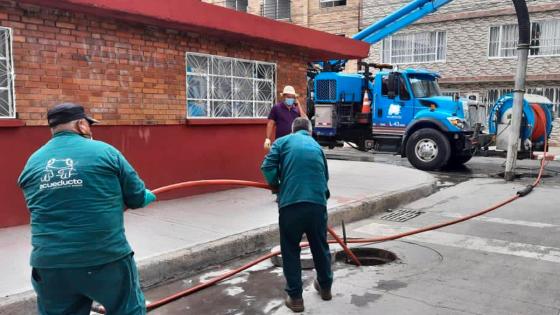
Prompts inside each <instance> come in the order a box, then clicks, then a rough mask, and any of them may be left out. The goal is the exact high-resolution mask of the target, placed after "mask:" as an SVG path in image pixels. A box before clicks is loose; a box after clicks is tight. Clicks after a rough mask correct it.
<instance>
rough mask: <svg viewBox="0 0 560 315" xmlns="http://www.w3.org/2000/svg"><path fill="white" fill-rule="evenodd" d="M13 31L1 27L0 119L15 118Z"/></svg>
mask: <svg viewBox="0 0 560 315" xmlns="http://www.w3.org/2000/svg"><path fill="white" fill-rule="evenodd" d="M12 59H13V58H12V30H11V29H9V28H5V27H0V118H15V117H16V106H15V97H14V68H13V60H12Z"/></svg>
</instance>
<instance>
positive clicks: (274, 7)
mask: <svg viewBox="0 0 560 315" xmlns="http://www.w3.org/2000/svg"><path fill="white" fill-rule="evenodd" d="M261 16H264V17H267V18H271V19H275V20H289V19H290V18H291V1H290V0H263V2H262V4H261Z"/></svg>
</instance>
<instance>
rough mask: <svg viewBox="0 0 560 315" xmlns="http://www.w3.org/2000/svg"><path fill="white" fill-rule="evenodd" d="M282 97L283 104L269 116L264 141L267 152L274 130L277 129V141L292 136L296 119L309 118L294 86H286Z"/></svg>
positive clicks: (276, 107) (278, 105) (276, 106)
mask: <svg viewBox="0 0 560 315" xmlns="http://www.w3.org/2000/svg"><path fill="white" fill-rule="evenodd" d="M280 95H281V96H282V102H280V103H278V104H276V105H274V106H273V107H272V109H271V110H270V113H269V114H268V124H267V125H266V139H265V140H264V148H265V150H270V146H271V145H272V140H271V139H272V132H273V131H274V129H276V132H275V139H279V138H281V137H284V136H286V135H289V134H290V132H291V130H292V123H293V122H294V119H296V118H298V117H304V118H307V115H306V114H305V112H304V111H303V108H302V107H301V103H300V102H299V101H298V95H297V93H296V90H295V89H294V87H293V86H290V85H286V86H285V87H284V90H283V91H282V93H281V94H280Z"/></svg>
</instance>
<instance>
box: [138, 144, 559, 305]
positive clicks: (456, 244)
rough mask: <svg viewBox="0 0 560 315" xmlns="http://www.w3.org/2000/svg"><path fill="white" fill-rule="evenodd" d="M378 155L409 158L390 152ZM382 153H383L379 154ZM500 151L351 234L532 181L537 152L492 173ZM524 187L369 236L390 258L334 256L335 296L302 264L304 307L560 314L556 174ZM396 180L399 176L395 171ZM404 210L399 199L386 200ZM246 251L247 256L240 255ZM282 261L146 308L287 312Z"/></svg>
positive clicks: (153, 294)
mask: <svg viewBox="0 0 560 315" xmlns="http://www.w3.org/2000/svg"><path fill="white" fill-rule="evenodd" d="M375 158H376V161H378V162H385V163H390V164H397V165H403V166H406V164H407V162H406V161H405V160H404V159H400V157H395V156H392V155H384V156H382V157H379V156H376V157H375ZM383 159H385V161H383ZM502 162H503V160H500V159H488V158H475V159H473V160H472V161H471V162H469V163H468V164H467V166H466V167H465V168H461V169H458V170H445V171H442V172H436V173H435V174H436V175H437V176H438V177H439V178H440V188H441V189H440V190H439V191H438V192H437V193H435V194H433V195H432V196H430V197H428V198H425V199H423V200H419V201H417V202H414V203H412V204H409V205H406V206H405V207H403V209H404V210H412V211H418V212H420V214H419V215H418V216H417V217H415V218H412V219H410V220H408V221H405V222H394V221H387V220H384V219H382V218H381V216H377V217H374V218H370V219H367V220H363V221H359V222H355V223H353V224H351V225H349V226H348V227H347V230H348V234H349V236H351V237H368V236H380V235H390V234H395V233H398V232H402V231H408V230H410V229H414V228H415V227H422V226H426V225H430V224H433V223H439V222H443V221H447V220H451V219H454V218H457V217H461V216H463V215H466V214H470V213H473V212H474V211H476V210H478V209H481V208H485V207H487V206H489V205H491V204H493V203H496V202H498V201H500V200H503V199H505V198H507V197H508V196H510V195H512V194H515V192H516V191H517V190H518V189H520V188H522V187H523V186H524V185H526V184H528V183H530V182H531V181H532V178H531V177H532V176H534V175H535V174H536V169H537V167H536V163H535V161H527V162H523V163H521V164H520V169H519V170H520V172H521V173H522V175H523V178H521V179H520V180H518V181H516V182H514V183H505V182H504V181H503V180H502V179H500V178H497V177H495V175H496V174H497V173H499V172H500V171H501V170H502V169H501V164H502ZM547 169H548V171H547V173H546V175H547V177H546V178H545V179H544V182H543V185H542V186H540V187H539V188H538V189H536V190H535V191H534V192H533V193H531V194H530V195H528V196H526V197H524V198H522V199H520V200H518V201H516V202H514V203H512V204H510V205H507V206H505V207H503V208H500V209H498V210H496V211H494V212H491V213H489V214H486V215H484V216H482V217H478V218H476V219H473V220H470V221H467V222H464V223H461V224H458V225H454V226H450V227H446V228H443V229H441V230H438V231H433V232H427V233H423V234H418V235H416V236H412V237H408V238H405V239H401V240H398V241H391V242H386V243H381V244H374V245H370V246H373V247H374V248H380V249H385V250H388V251H391V252H392V253H394V254H396V256H397V257H398V259H397V260H396V261H394V262H391V263H388V264H384V265H379V266H370V267H360V268H357V267H354V266H350V265H347V264H345V263H344V262H337V263H336V264H335V266H334V268H335V284H334V286H333V294H334V299H333V300H332V301H330V302H323V301H321V300H320V299H319V297H318V296H317V294H316V293H315V292H314V291H313V288H312V286H311V284H312V281H313V277H314V274H313V271H306V272H304V278H305V292H304V299H305V304H306V312H305V313H306V314H345V315H347V314H374V313H375V314H550V315H558V314H560V285H558V283H560V238H559V237H558V236H559V235H560V206H559V205H560V193H559V192H560V176H558V172H559V169H560V167H559V165H558V164H554V163H553V164H550V165H549V166H548V168H547ZM395 180H402V179H395ZM388 210H392V211H395V210H402V209H388ZM247 259H248V258H247ZM242 262H243V261H242V260H239V261H233V262H231V263H230V264H228V265H226V266H216V267H215V268H214V269H209V270H208V272H210V273H205V274H201V275H199V276H196V277H193V278H190V279H184V280H180V281H177V282H174V283H171V284H168V285H165V286H161V287H158V288H155V289H152V290H149V291H148V292H147V298H148V299H149V300H154V299H157V298H160V297H162V296H165V295H168V294H170V293H173V292H175V291H177V290H179V289H183V288H187V287H191V286H192V285H194V284H195V283H197V282H199V281H204V280H205V279H207V278H209V277H210V276H212V275H213V274H212V273H211V272H212V271H215V272H216V273H219V272H220V270H224V269H229V268H234V267H235V266H238V265H240V264H241V263H242ZM283 281H284V280H283V277H282V272H281V269H279V268H275V267H273V266H272V265H271V264H270V263H267V264H263V265H259V266H257V267H254V268H253V269H252V270H251V271H249V272H244V273H242V274H240V275H239V276H237V277H235V278H232V279H231V280H229V281H227V282H224V283H222V284H219V285H217V286H214V287H211V288H208V289H206V290H204V291H202V292H199V293H196V294H194V295H192V296H190V297H187V298H184V299H181V300H179V301H176V302H174V303H171V304H169V305H167V306H165V307H162V308H161V309H158V310H156V311H154V312H153V313H152V314H290V313H291V312H290V311H289V310H288V309H286V308H285V307H284V306H283V298H284V293H283V291H282V287H283V284H284V282H283Z"/></svg>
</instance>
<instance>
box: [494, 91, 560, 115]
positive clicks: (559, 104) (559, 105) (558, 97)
mask: <svg viewBox="0 0 560 315" xmlns="http://www.w3.org/2000/svg"><path fill="white" fill-rule="evenodd" d="M510 93H513V88H489V89H487V90H486V91H485V95H486V97H485V99H484V100H483V102H484V103H486V104H487V105H488V106H492V105H494V104H495V103H496V102H497V101H498V99H500V97H502V96H504V95H506V94H510ZM527 93H528V94H537V95H542V96H546V97H547V98H548V99H549V100H551V101H552V104H553V108H554V112H555V116H559V114H560V113H559V110H560V86H548V87H529V88H527Z"/></svg>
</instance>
